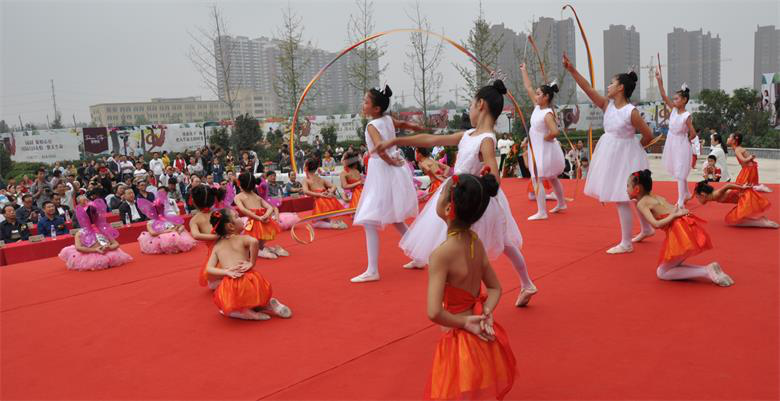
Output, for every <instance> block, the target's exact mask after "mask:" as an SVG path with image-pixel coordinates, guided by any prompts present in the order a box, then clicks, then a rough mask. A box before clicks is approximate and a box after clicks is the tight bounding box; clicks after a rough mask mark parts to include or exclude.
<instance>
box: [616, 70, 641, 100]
mask: <svg viewBox="0 0 780 401" xmlns="http://www.w3.org/2000/svg"><path fill="white" fill-rule="evenodd" d="M615 79H616V80H617V81H618V83H619V84H621V85H623V95H624V96H625V97H626V99H631V94H632V93H634V89H636V82H637V81H638V80H639V77H637V76H636V73H635V72H634V71H629V72H624V73H622V74H617V75H615Z"/></svg>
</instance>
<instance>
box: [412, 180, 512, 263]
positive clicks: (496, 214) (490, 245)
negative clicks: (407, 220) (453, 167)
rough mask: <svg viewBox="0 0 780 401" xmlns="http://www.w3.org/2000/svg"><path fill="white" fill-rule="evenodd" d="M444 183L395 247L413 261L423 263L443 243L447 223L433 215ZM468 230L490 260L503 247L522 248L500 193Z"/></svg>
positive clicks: (507, 205)
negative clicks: (472, 232)
mask: <svg viewBox="0 0 780 401" xmlns="http://www.w3.org/2000/svg"><path fill="white" fill-rule="evenodd" d="M445 183H446V181H445V182H444V183H442V185H440V186H439V189H438V190H436V192H435V193H434V194H433V196H431V198H430V199H429V200H428V203H427V204H426V205H425V207H424V208H423V210H422V212H420V215H419V216H417V218H416V219H415V220H414V223H412V226H411V227H409V230H408V231H407V232H406V234H404V236H403V237H402V238H401V242H400V243H399V245H400V246H401V249H403V251H404V253H405V254H406V256H408V257H410V258H412V259H414V260H416V261H420V262H426V263H427V262H428V258H429V257H430V256H431V253H432V252H433V250H434V249H436V247H438V246H439V245H441V243H442V242H444V240H446V239H447V223H446V222H445V221H444V220H442V218H441V217H439V215H438V214H437V213H436V204H437V203H438V201H439V195H440V194H441V191H442V190H443V189H444V187H445V186H446V185H445ZM471 229H472V230H473V231H474V232H475V233H477V236H479V239H480V240H481V241H482V244H483V245H484V246H485V252H487V254H488V258H490V259H491V260H494V259H496V258H498V256H499V255H501V253H502V252H504V248H505V247H507V246H513V247H518V248H519V247H521V246H522V245H523V236H522V235H521V234H520V229H519V228H518V227H517V223H515V219H514V218H513V217H512V211H511V210H510V208H509V202H508V201H507V199H506V196H504V191H502V190H501V189H499V190H498V194H496V196H494V197H493V198H491V199H490V204H489V205H488V207H487V210H485V214H483V215H482V217H481V218H480V219H479V220H477V222H476V223H474V225H472V226H471Z"/></svg>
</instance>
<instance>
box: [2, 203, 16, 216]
mask: <svg viewBox="0 0 780 401" xmlns="http://www.w3.org/2000/svg"><path fill="white" fill-rule="evenodd" d="M9 207H10V208H11V209H13V210H16V209H14V206H13V205H5V206H3V214H5V209H6V208H9Z"/></svg>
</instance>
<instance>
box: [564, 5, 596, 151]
mask: <svg viewBox="0 0 780 401" xmlns="http://www.w3.org/2000/svg"><path fill="white" fill-rule="evenodd" d="M566 7H568V8H569V9H571V12H572V13H574V19H575V20H576V21H577V26H579V27H580V35H581V36H582V41H583V42H585V51H586V52H587V53H588V73H589V74H590V86H592V87H593V89H596V73H595V72H594V70H593V57H592V56H591V54H590V44H589V43H588V37H587V36H585V29H583V28H582V22H580V17H579V16H578V15H577V10H575V9H574V6H572V5H571V4H567V5H565V6H563V7H562V8H561V14H563V10H565V9H566ZM588 152H589V155H590V159H589V162H590V163H593V126H590V127H588Z"/></svg>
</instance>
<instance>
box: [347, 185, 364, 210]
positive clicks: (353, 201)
mask: <svg viewBox="0 0 780 401" xmlns="http://www.w3.org/2000/svg"><path fill="white" fill-rule="evenodd" d="M361 193H363V186H362V185H358V186H356V187H355V188H352V197H351V198H349V207H350V208H356V207H357V205H358V203H359V202H360V194H361Z"/></svg>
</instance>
